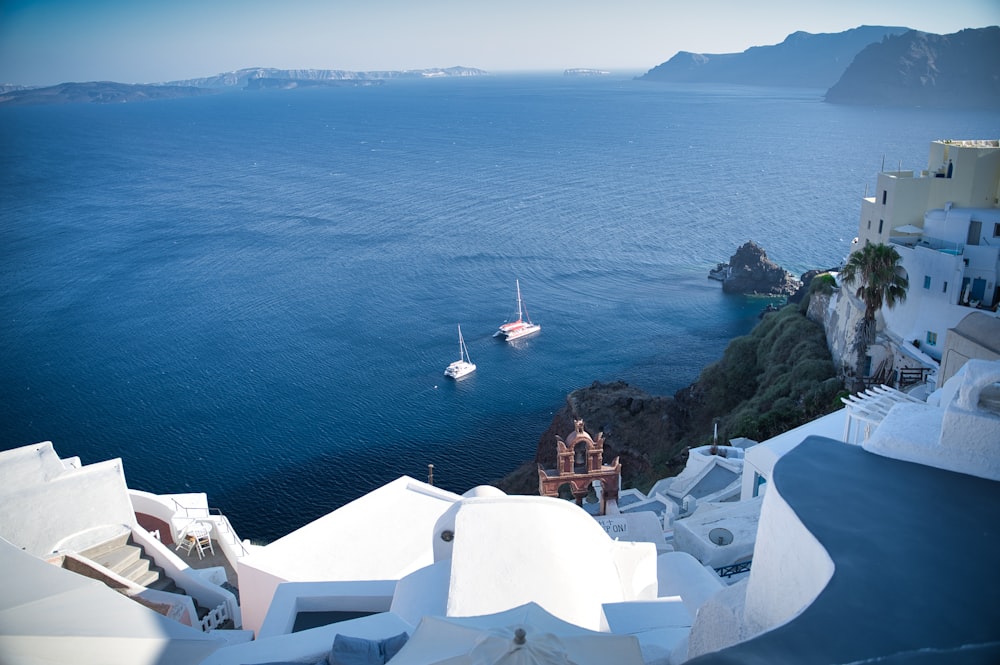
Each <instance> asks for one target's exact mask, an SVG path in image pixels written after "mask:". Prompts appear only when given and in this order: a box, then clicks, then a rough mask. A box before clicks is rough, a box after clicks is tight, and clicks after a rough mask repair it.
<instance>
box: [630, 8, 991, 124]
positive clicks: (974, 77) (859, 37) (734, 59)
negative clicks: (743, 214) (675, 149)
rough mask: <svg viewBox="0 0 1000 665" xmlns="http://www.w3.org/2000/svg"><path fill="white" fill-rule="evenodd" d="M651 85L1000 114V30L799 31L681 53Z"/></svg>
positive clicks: (649, 77) (653, 73)
mask: <svg viewBox="0 0 1000 665" xmlns="http://www.w3.org/2000/svg"><path fill="white" fill-rule="evenodd" d="M637 78H638V79H639V80H644V81H664V82H674V83H731V84H741V85H759V86H771V87H794V88H820V89H824V90H827V92H826V95H825V98H824V99H825V101H827V102H830V103H836V104H857V105H868V106H909V107H926V108H965V109H996V108H998V107H1000V27H997V26H991V27H988V28H970V29H968V30H962V31H960V32H956V33H954V34H950V35H934V34H929V33H926V32H919V31H917V30H910V29H908V28H900V27H886V26H861V27H859V28H854V29H852V30H847V31H845V32H840V33H836V34H819V35H813V34H809V33H806V32H795V33H792V34H791V35H789V36H788V37H787V38H786V39H785V41H783V42H782V43H781V44H776V45H773V46H755V47H753V48H749V49H747V50H746V51H743V52H742V53H726V54H704V53H689V52H687V51H681V52H680V53H678V54H677V55H675V56H674V57H673V58H671V59H670V60H668V61H667V62H665V63H662V64H660V65H657V66H656V67H654V68H653V69H651V70H649V71H648V72H646V73H645V74H643V75H642V76H639V77H637Z"/></svg>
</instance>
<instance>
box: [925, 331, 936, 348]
mask: <svg viewBox="0 0 1000 665" xmlns="http://www.w3.org/2000/svg"><path fill="white" fill-rule="evenodd" d="M927 343H928V344H930V345H931V346H936V345H937V333H936V332H931V331H930V330H928V331H927Z"/></svg>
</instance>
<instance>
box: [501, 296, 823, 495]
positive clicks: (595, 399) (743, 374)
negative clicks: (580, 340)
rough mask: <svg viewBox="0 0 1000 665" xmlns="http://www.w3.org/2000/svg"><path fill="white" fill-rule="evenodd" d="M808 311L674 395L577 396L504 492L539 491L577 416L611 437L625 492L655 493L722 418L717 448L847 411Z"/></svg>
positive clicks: (591, 390) (751, 341)
mask: <svg viewBox="0 0 1000 665" xmlns="http://www.w3.org/2000/svg"><path fill="white" fill-rule="evenodd" d="M815 288H817V289H818V288H823V285H822V283H820V285H819V286H816V287H815ZM810 291H811V290H810ZM807 306H808V298H807V299H806V302H805V304H804V305H801V306H788V307H784V308H783V309H781V310H780V311H778V312H773V313H770V314H768V315H766V316H765V317H764V319H763V320H762V321H761V322H760V323H759V324H758V325H757V327H756V328H754V330H753V331H751V333H750V334H749V335H745V336H743V337H737V338H736V339H734V340H732V341H731V342H730V343H729V345H728V346H727V347H726V350H725V352H724V353H723V356H722V358H721V359H720V360H719V361H718V362H716V363H714V364H712V365H709V366H708V367H706V368H705V369H704V370H703V371H702V373H701V376H700V377H699V378H698V380H697V381H696V382H695V383H693V384H691V385H690V386H688V387H687V388H685V389H683V390H680V391H678V392H677V394H676V395H674V397H673V398H669V397H656V396H652V395H647V394H646V393H644V392H643V391H642V390H640V389H639V388H636V387H634V386H630V385H628V384H627V383H624V382H622V381H617V382H613V383H600V382H594V383H593V384H592V385H591V386H588V387H586V388H580V389H579V390H575V391H573V392H572V393H570V394H569V395H568V396H567V398H566V404H565V405H564V406H563V408H562V409H560V410H559V411H558V412H556V414H555V415H554V416H553V418H552V422H551V424H550V425H549V427H548V429H547V430H546V431H545V432H544V433H543V434H542V436H541V437H540V439H539V442H538V447H537V451H536V455H535V460H534V461H532V462H527V463H525V464H523V465H522V466H521V467H519V468H518V469H516V470H515V471H514V472H512V473H510V474H509V475H507V476H506V477H505V478H503V479H501V480H498V481H496V484H497V486H498V487H500V488H501V489H503V490H504V491H505V492H507V493H510V494H534V493H536V492H537V491H538V489H537V488H538V471H537V465H538V464H541V465H542V466H544V467H545V468H551V467H552V466H554V464H555V453H556V437H557V436H560V437H565V436H567V435H568V434H569V433H570V432H572V431H573V421H574V420H575V419H577V418H580V419H583V420H584V422H585V425H586V428H587V431H588V432H590V433H591V434H592V435H596V434H597V433H598V432H602V431H603V432H604V433H605V435H606V443H605V448H604V461H605V462H610V461H611V460H612V459H613V458H614V457H616V456H619V457H620V458H621V462H622V480H623V483H624V485H625V486H626V487H630V486H637V487H639V488H641V489H646V490H648V489H649V486H651V485H652V484H653V482H655V481H657V480H659V479H660V478H665V477H669V476H673V475H676V474H677V473H678V472H679V471H680V470H681V469H683V468H684V463H685V460H686V455H685V447H686V446H690V447H694V446H700V445H705V444H708V443H711V439H712V431H713V422H714V421H715V420H718V422H719V438H720V442H725V441H727V440H729V439H732V438H736V437H739V436H745V437H748V438H750V439H754V440H756V441H763V440H764V439H767V438H770V437H772V436H775V435H777V434H780V433H782V432H785V431H787V430H789V429H792V428H793V427H797V426H799V425H801V424H804V423H805V422H808V421H809V420H812V419H813V418H816V417H817V416H819V415H823V414H825V413H829V412H831V411H833V410H835V409H837V408H840V406H842V405H841V404H840V403H839V401H838V400H837V399H836V398H837V396H838V394H839V392H840V391H841V390H842V384H841V382H840V381H839V380H838V379H837V376H836V372H835V369H834V366H833V360H832V358H831V356H830V352H829V351H828V350H827V347H826V337H825V334H824V332H823V328H822V327H821V326H820V325H818V324H816V323H814V322H812V321H810V320H809V319H808V318H806V316H805V315H804V313H803V312H804V311H805V307H807Z"/></svg>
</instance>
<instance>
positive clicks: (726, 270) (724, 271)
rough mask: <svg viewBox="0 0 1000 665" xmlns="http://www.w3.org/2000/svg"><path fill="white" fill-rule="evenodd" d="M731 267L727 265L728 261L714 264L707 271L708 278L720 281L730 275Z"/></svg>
mask: <svg viewBox="0 0 1000 665" xmlns="http://www.w3.org/2000/svg"><path fill="white" fill-rule="evenodd" d="M732 272H733V269H732V268H730V267H729V264H728V263H719V264H716V266H715V267H714V268H712V269H711V270H709V271H708V278H709V279H717V280H719V281H720V282H724V281H726V280H727V279H728V278H729V276H730V275H732Z"/></svg>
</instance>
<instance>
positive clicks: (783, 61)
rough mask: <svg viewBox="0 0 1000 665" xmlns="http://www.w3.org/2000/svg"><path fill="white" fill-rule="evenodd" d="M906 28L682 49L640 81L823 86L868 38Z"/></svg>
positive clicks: (799, 35)
mask: <svg viewBox="0 0 1000 665" xmlns="http://www.w3.org/2000/svg"><path fill="white" fill-rule="evenodd" d="M908 30H909V28H902V27H885V26H861V27H858V28H854V29H852V30H847V31H845V32H838V33H832V34H816V35H814V34H810V33H808V32H795V33H792V34H790V35H789V36H788V37H787V38H786V39H785V41H783V42H782V43H780V44H776V45H773V46H754V47H752V48H748V49H747V50H746V51H743V52H742V53H725V54H707V53H690V52H688V51H681V52H680V53H678V54H677V55H675V56H674V57H673V58H671V59H670V60H668V61H667V62H665V63H663V64H661V65H658V66H656V67H654V68H653V69H651V70H649V71H648V72H646V73H645V74H643V75H642V76H640V77H638V78H639V79H640V80H644V81H671V82H687V83H739V84H743V85H761V86H777V87H794V88H823V89H827V88H829V87H830V86H832V85H833V84H834V83H836V82H837V81H838V80H839V79H840V77H841V75H842V74H843V73H844V72H845V71H846V70H847V68H848V66H849V65H850V64H851V62H852V61H853V60H854V57H855V56H856V55H857V54H858V53H860V52H861V51H862V50H863V49H864V48H865V47H866V46H868V45H869V44H872V43H875V42H880V41H882V39H883V38H885V37H887V36H892V35H901V34H903V33H905V32H907V31H908Z"/></svg>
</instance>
